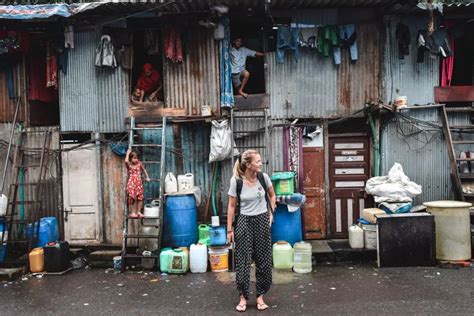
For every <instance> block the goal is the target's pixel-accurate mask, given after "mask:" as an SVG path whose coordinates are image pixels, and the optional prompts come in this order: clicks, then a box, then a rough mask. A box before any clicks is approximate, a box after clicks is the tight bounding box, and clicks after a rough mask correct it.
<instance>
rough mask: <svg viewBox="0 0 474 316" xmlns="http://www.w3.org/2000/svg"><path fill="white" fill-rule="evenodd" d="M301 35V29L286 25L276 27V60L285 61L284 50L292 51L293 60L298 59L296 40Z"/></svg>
mask: <svg viewBox="0 0 474 316" xmlns="http://www.w3.org/2000/svg"><path fill="white" fill-rule="evenodd" d="M300 35H301V29H300V28H297V27H294V28H289V27H287V26H279V27H278V37H277V38H278V40H277V48H276V58H277V62H279V63H283V62H284V61H285V52H286V51H292V52H293V57H294V58H295V61H298V57H299V51H298V41H299V38H300Z"/></svg>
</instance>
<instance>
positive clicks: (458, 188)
mask: <svg viewBox="0 0 474 316" xmlns="http://www.w3.org/2000/svg"><path fill="white" fill-rule="evenodd" d="M441 121H442V123H443V133H444V137H445V139H446V145H447V146H448V148H447V149H448V155H449V161H450V167H451V180H452V181H453V186H454V192H455V195H456V196H457V198H459V199H461V200H462V201H464V200H465V199H464V196H463V193H462V185H461V179H460V178H459V172H458V166H457V163H456V154H455V152H454V147H453V138H452V136H451V130H450V129H449V121H448V114H447V113H446V107H445V106H442V107H441Z"/></svg>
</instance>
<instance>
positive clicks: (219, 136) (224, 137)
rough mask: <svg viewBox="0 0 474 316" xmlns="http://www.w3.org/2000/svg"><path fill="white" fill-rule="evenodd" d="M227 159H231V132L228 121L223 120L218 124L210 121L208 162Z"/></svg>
mask: <svg viewBox="0 0 474 316" xmlns="http://www.w3.org/2000/svg"><path fill="white" fill-rule="evenodd" d="M234 154H235V152H234ZM237 154H238V153H237ZM228 158H232V131H231V129H230V126H229V121H228V120H224V121H222V122H220V123H219V122H218V121H212V128H211V152H210V153H209V162H214V161H222V160H225V159H228Z"/></svg>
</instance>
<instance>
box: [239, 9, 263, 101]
mask: <svg viewBox="0 0 474 316" xmlns="http://www.w3.org/2000/svg"><path fill="white" fill-rule="evenodd" d="M264 23H265V19H264V18H261V17H248V16H234V17H231V19H230V38H231V40H234V39H235V38H237V37H240V38H242V46H244V47H247V48H249V49H252V50H255V51H257V52H265V43H266V36H265V26H264ZM264 64H265V59H264V58H260V57H257V58H251V57H249V58H247V64H246V69H247V70H248V72H250V80H249V82H248V84H247V87H246V89H245V90H246V92H247V93H250V94H258V93H265V68H264ZM234 90H235V89H234ZM234 92H236V91H234Z"/></svg>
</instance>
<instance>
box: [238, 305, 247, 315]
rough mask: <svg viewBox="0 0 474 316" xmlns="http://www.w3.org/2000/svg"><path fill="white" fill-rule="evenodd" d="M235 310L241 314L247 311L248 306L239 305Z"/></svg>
mask: <svg viewBox="0 0 474 316" xmlns="http://www.w3.org/2000/svg"><path fill="white" fill-rule="evenodd" d="M235 310H236V311H238V312H239V313H243V312H245V311H246V310H247V304H239V305H237V306H236V307H235Z"/></svg>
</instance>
